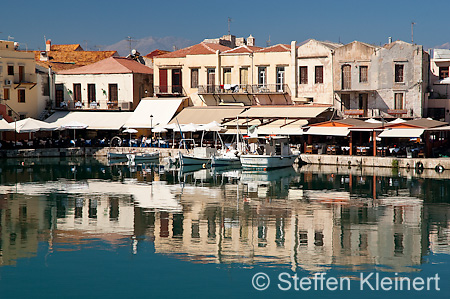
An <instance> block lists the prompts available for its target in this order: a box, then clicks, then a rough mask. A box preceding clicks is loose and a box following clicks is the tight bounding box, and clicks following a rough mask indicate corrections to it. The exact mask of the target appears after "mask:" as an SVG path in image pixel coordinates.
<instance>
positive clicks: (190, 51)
mask: <svg viewBox="0 0 450 299" xmlns="http://www.w3.org/2000/svg"><path fill="white" fill-rule="evenodd" d="M217 50H219V51H221V52H224V51H227V50H230V48H229V47H226V46H223V45H219V44H213V43H199V44H196V45H193V46H190V47H187V48H183V49H180V50H177V51H174V52H170V53H167V54H164V55H160V56H158V58H180V57H186V55H206V54H214V53H216V51H217Z"/></svg>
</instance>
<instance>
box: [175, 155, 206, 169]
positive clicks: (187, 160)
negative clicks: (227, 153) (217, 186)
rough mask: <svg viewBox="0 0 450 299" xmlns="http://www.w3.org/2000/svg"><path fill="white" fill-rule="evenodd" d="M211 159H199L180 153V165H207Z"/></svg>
mask: <svg viewBox="0 0 450 299" xmlns="http://www.w3.org/2000/svg"><path fill="white" fill-rule="evenodd" d="M210 160H211V159H210V158H199V157H194V156H188V155H183V154H181V153H180V165H181V166H184V165H203V164H207V163H208V162H209V161H210Z"/></svg>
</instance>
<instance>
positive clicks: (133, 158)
mask: <svg viewBox="0 0 450 299" xmlns="http://www.w3.org/2000/svg"><path fill="white" fill-rule="evenodd" d="M126 157H127V159H128V161H129V162H135V163H136V162H144V161H155V162H156V161H159V152H153V153H128V154H127V155H126Z"/></svg>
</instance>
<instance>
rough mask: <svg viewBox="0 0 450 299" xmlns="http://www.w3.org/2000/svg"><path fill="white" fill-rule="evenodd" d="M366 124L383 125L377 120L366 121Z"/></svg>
mask: <svg viewBox="0 0 450 299" xmlns="http://www.w3.org/2000/svg"><path fill="white" fill-rule="evenodd" d="M365 122H366V123H371V124H381V121H380V120H376V119H374V118H369V119H367V120H366V121H365Z"/></svg>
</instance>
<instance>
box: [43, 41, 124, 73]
mask: <svg viewBox="0 0 450 299" xmlns="http://www.w3.org/2000/svg"><path fill="white" fill-rule="evenodd" d="M52 47H53V46H52ZM34 56H35V60H36V62H37V63H38V64H39V65H41V66H44V67H48V66H50V65H51V66H52V69H53V71H55V72H58V71H62V70H67V69H73V68H76V67H81V66H85V65H89V64H92V63H95V62H97V61H100V60H103V59H106V58H109V57H117V56H119V55H118V54H117V51H78V50H77V51H49V52H47V56H48V59H49V60H48V61H40V56H41V51H34Z"/></svg>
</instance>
